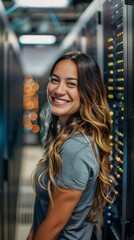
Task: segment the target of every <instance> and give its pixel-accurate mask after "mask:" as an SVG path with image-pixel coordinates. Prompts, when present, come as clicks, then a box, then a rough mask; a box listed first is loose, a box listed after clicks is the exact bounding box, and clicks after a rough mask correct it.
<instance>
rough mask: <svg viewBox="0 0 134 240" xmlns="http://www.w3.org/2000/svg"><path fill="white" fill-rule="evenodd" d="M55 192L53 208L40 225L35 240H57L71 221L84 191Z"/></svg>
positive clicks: (50, 207)
mask: <svg viewBox="0 0 134 240" xmlns="http://www.w3.org/2000/svg"><path fill="white" fill-rule="evenodd" d="M65 190H66V192H63V191H60V190H58V189H55V190H53V192H52V196H53V201H54V202H53V206H52V205H51V203H50V204H49V208H48V212H47V216H46V218H45V220H44V221H43V222H42V224H41V225H40V227H39V229H38V231H37V233H36V234H35V237H34V238H33V240H56V239H57V237H58V236H59V234H60V232H61V231H62V229H63V228H64V226H65V225H66V224H67V222H68V221H69V219H70V217H71V215H72V212H73V210H74V208H75V206H76V204H77V203H78V202H79V200H80V197H81V195H82V192H83V191H79V190H72V189H65Z"/></svg>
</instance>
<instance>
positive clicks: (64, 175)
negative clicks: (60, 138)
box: [55, 139, 96, 190]
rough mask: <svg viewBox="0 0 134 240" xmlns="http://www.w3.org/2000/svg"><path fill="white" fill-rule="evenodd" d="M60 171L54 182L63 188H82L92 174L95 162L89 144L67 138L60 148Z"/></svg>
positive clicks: (90, 178)
mask: <svg viewBox="0 0 134 240" xmlns="http://www.w3.org/2000/svg"><path fill="white" fill-rule="evenodd" d="M59 154H60V157H61V159H62V171H61V173H59V174H58V175H57V176H56V177H55V180H56V183H57V184H58V185H59V186H62V187H64V188H71V189H76V190H84V189H85V188H86V185H87V183H88V181H90V180H92V178H93V176H94V166H95V165H94V162H96V159H95V156H94V154H93V151H92V148H91V147H90V146H89V144H85V143H83V142H80V141H77V140H76V139H68V140H67V141H66V142H65V143H64V144H63V145H62V147H61V149H60V152H59Z"/></svg>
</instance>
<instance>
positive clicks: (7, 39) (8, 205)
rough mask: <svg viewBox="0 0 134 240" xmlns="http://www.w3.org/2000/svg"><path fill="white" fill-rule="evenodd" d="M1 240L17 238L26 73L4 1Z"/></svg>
mask: <svg viewBox="0 0 134 240" xmlns="http://www.w3.org/2000/svg"><path fill="white" fill-rule="evenodd" d="M0 61H1V62H0V133H1V134H0V239H2V240H10V239H14V230H15V219H16V203H17V191H18V180H19V169H20V165H21V150H22V139H23V138H22V129H23V128H22V120H23V118H22V116H23V115H22V113H23V112H22V110H23V109H22V99H23V73H22V64H21V61H20V52H19V45H18V41H17V39H16V36H15V35H14V34H13V32H11V31H10V30H9V27H8V21H7V18H6V15H5V10H4V7H3V5H2V2H1V1H0Z"/></svg>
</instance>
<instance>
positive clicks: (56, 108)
mask: <svg viewBox="0 0 134 240" xmlns="http://www.w3.org/2000/svg"><path fill="white" fill-rule="evenodd" d="M47 94H48V103H49V107H50V110H51V113H52V119H51V124H50V127H49V131H48V135H47V139H46V144H45V153H44V156H43V158H42V159H41V160H40V161H39V163H38V165H37V168H36V170H35V172H34V177H33V178H34V183H35V189H36V193H37V194H36V201H35V208H34V221H33V226H32V229H31V231H30V233H29V236H28V238H27V239H30V240H56V239H58V240H63V239H66V240H74V239H77V240H90V239H91V236H92V232H93V226H94V224H95V223H100V222H101V220H102V212H103V208H104V206H105V203H106V202H107V201H108V202H112V199H111V197H110V191H111V190H112V189H113V181H112V180H111V178H110V176H109V174H110V163H109V155H110V152H111V151H110V142H109V134H110V130H111V119H110V113H109V107H108V103H107V100H106V91H105V87H104V83H103V81H102V79H101V74H100V70H99V67H98V65H97V64H96V63H95V62H94V61H93V59H92V58H91V57H89V56H88V55H86V54H84V53H82V52H70V53H67V54H65V55H63V56H62V57H60V58H59V59H58V60H57V61H56V63H55V64H54V66H53V68H52V71H51V75H50V79H49V83H48V88H47Z"/></svg>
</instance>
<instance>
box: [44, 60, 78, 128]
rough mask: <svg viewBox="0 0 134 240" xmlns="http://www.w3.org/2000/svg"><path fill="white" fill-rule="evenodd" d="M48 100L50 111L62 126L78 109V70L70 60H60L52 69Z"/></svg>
mask: <svg viewBox="0 0 134 240" xmlns="http://www.w3.org/2000/svg"><path fill="white" fill-rule="evenodd" d="M48 99H49V101H50V104H51V111H52V113H53V114H54V115H56V116H58V117H59V120H60V122H61V124H62V125H64V124H65V123H66V121H67V119H68V118H69V117H70V116H71V115H72V114H74V113H75V112H76V111H77V110H78V109H79V107H80V95H79V91H78V70H77V65H76V63H75V62H74V61H72V60H62V61H60V62H59V63H58V64H57V65H56V66H55V68H54V71H53V73H52V76H51V78H50V82H49V83H48Z"/></svg>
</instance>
